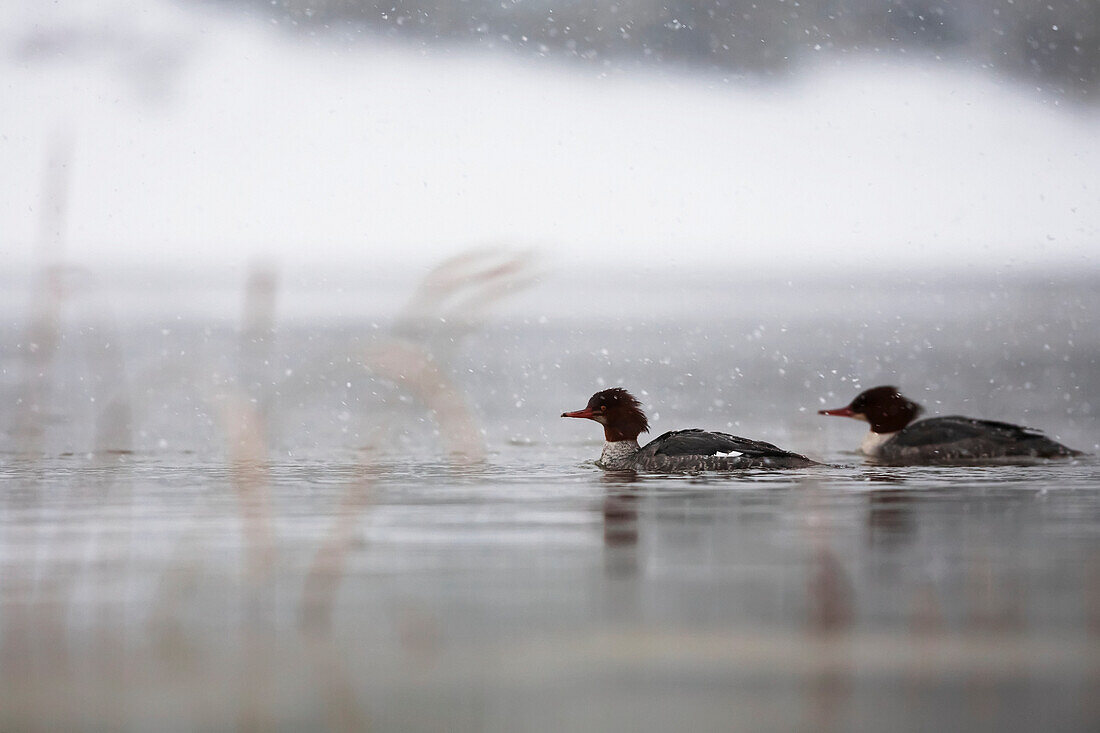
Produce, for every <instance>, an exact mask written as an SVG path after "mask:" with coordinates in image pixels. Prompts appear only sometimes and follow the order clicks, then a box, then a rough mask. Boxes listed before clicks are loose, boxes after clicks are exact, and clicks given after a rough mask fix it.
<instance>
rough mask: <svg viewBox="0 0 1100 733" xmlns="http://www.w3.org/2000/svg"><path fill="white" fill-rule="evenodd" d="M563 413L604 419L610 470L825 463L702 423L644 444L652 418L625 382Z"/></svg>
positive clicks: (602, 462)
mask: <svg viewBox="0 0 1100 733" xmlns="http://www.w3.org/2000/svg"><path fill="white" fill-rule="evenodd" d="M561 416H562V417H572V418H584V419H587V420H593V421H595V422H598V423H600V424H601V425H603V432H604V444H603V451H602V453H601V454H600V458H599V460H598V461H597V462H596V465H598V466H600V467H601V468H604V469H607V470H629V469H633V470H643V471H659V472H697V471H734V470H741V469H750V468H805V467H808V466H815V465H819V464H818V463H817V462H816V461H812V460H810V459H809V458H807V457H806V456H803V455H800V454H798V453H792V452H790V451H786V450H783V449H782V448H777V447H776V446H774V445H772V444H771V443H765V442H764V441H762V440H750V439H748V438H740V437H738V436H736V435H729V434H728V433H718V432H709V431H706V430H701V429H699V428H692V429H688V430H672V431H669V432H667V433H664V434H663V435H661V436H660V437H658V438H655V439H653V440H652V441H650V442H649V443H647V444H646V445H644V446H639V445H638V436H639V435H640V434H642V433H646V432H649V419H648V418H647V417H646V415H645V412H643V411H642V405H641V402H639V401H638V399H637V398H636V397H634V395H632V394H630V392H628V391H626V390H625V389H624V388H622V387H612V388H611V389H604V390H601V391H599V392H597V393H596V394H594V395H592V397H591V398H590V399H589V400H588V405H587V406H586V407H585V408H584V409H582V410H574V411H573V412H563V413H562V414H561Z"/></svg>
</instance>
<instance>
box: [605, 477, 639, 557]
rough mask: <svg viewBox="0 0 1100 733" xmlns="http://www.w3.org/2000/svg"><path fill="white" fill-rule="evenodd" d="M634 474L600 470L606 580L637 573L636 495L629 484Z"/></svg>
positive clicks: (632, 480)
mask: <svg viewBox="0 0 1100 733" xmlns="http://www.w3.org/2000/svg"><path fill="white" fill-rule="evenodd" d="M639 481H640V479H639V477H638V472H637V471H631V470H627V471H604V472H603V473H602V474H601V476H600V483H602V484H604V485H605V486H606V487H607V488H606V489H605V492H604V498H603V505H602V511H603V546H604V554H603V557H604V572H605V573H606V575H607V576H608V577H629V576H633V575H635V574H636V573H637V572H638V506H637V505H638V495H637V494H636V493H634V490H633V489H632V485H636V484H638V483H639Z"/></svg>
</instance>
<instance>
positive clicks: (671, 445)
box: [639, 428, 794, 457]
mask: <svg viewBox="0 0 1100 733" xmlns="http://www.w3.org/2000/svg"><path fill="white" fill-rule="evenodd" d="M730 452H735V453H740V454H742V455H744V456H747V457H765V456H776V457H778V456H791V455H794V454H792V453H789V452H788V451H785V450H783V449H781V448H777V447H775V446H774V445H772V444H771V443H765V442H763V441H761V440H749V439H748V438H739V437H737V436H736V435H729V434H727V433H711V432H707V431H705V430H700V429H698V428H695V429H692V430H674V431H671V432H668V433H665V434H664V435H662V436H660V437H658V438H654V439H653V440H652V441H651V442H650V443H648V444H647V445H646V446H645V447H643V448H642V449H641V450H640V451H639V454H644V455H651V456H713V455H715V454H716V453H730Z"/></svg>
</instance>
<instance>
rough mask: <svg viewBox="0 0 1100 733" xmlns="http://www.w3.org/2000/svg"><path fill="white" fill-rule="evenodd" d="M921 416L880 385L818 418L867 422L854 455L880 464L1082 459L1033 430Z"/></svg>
mask: <svg viewBox="0 0 1100 733" xmlns="http://www.w3.org/2000/svg"><path fill="white" fill-rule="evenodd" d="M922 412H924V408H923V407H921V406H920V405H918V404H917V403H916V402H913V401H912V400H910V399H908V398H907V397H905V396H903V395H902V394H901V392H899V391H898V389H897V388H896V387H891V386H881V387H874V388H872V389H868V390H865V391H864V392H861V393H860V394H859V395H857V396H856V398H855V399H854V400H852V401H851V402H850V403H849V404H848V405H847V406H845V407H837V408H834V409H831V410H819V411H818V414H819V415H830V416H833V417H849V418H852V419H854V420H861V421H863V422H866V423H868V424H869V425H870V430H869V431H868V433H867V435H865V436H864V438H863V442H862V443H861V444H860V447H859V451H860V452H861V453H862V454H863V455H865V456H867V457H869V458H874V459H877V460H880V461H888V462H894V463H936V462H951V461H975V460H989V459H1003V458H1072V457H1074V456H1080V455H1084V454H1083V453H1081V452H1080V451H1076V450H1073V449H1072V448H1067V447H1066V446H1064V445H1062V444H1061V443H1057V442H1055V441H1053V440H1051V439H1050V438H1048V437H1046V436H1045V435H1044V434H1043V433H1042V431H1040V430H1036V429H1034V428H1028V427H1023V426H1020V425H1013V424H1011V423H1006V422H997V421H995V420H982V419H979V418H973V417H962V416H960V415H947V416H944V417H931V418H927V419H925V420H917V417H919V416H920V414H921V413H922ZM914 420H916V422H914Z"/></svg>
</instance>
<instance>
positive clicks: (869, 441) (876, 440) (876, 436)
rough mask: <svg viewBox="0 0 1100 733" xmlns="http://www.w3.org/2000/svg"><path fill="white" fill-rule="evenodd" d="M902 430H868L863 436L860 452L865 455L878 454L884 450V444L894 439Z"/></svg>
mask: <svg viewBox="0 0 1100 733" xmlns="http://www.w3.org/2000/svg"><path fill="white" fill-rule="evenodd" d="M899 432H900V431H898V430H895V431H894V432H892V433H876V432H875V431H874V430H869V431H867V434H866V435H864V436H863V442H862V443H861V444H860V446H859V452H860V453H862V454H863V455H865V456H877V455H878V454H879V453H881V452H882V448H883V446H884V445H886V444H887V443H889V442H890V441H891V440H893V439H894V436H895V435H897V434H898V433H899Z"/></svg>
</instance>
